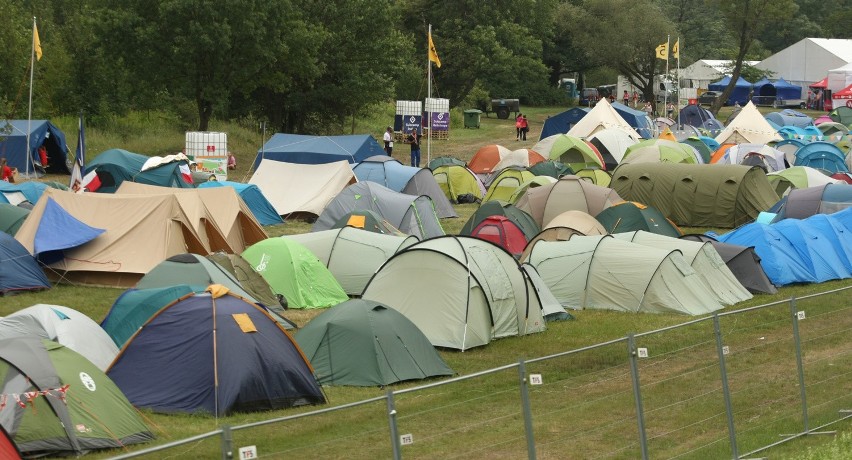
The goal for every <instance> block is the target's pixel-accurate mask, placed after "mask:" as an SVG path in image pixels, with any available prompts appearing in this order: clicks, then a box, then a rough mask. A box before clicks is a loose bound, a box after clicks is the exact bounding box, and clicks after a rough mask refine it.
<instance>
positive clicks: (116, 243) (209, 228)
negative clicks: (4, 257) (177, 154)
mask: <svg viewBox="0 0 852 460" xmlns="http://www.w3.org/2000/svg"><path fill="white" fill-rule="evenodd" d="M134 185H136V184H134ZM221 189H222V190H227V191H229V192H230V193H231V194H232V195H233V196H234V197H236V193H235V192H234V191H233V189H229V188H227V187H223V188H221ZM162 190H167V191H168V190H177V189H162ZM204 190H206V191H211V190H218V189H204ZM191 197H192V195H186V199H184V200H181V199H179V197H178V196H177V195H175V194H170V193H169V194H148V195H136V194H120V195H114V194H100V193H82V194H76V193H69V192H63V191H59V190H53V189H47V190H46V191H45V194H44V195H43V196H42V197H41V199H40V200H39V202H38V203H36V205H35V207H34V208H33V210H32V212H31V213H30V217H29V218H28V219H27V220H26V221H25V222H24V224H23V225H22V226H21V228H20V230H18V233H17V235H16V238H17V239H18V241H20V242H21V244H23V245H24V247H26V248H27V249H28V250H30V251H33V250H34V249H36V247H37V244H36V242H37V241H39V230H40V229H47V230H49V229H53V228H57V227H58V226H59V223H61V222H65V221H66V220H67V219H66V220H63V219H60V218H58V217H56V216H58V215H59V214H58V213H48V212H46V211H45V210H46V209H47V208H48V203H49V202H50V200H53V201H55V203H56V204H57V205H58V206H57V207H58V208H60V209H62V210H63V211H64V212H65V214H67V215H70V216H73V217H74V218H76V219H77V220H79V221H80V222H82V223H84V224H86V225H88V226H91V227H93V228H94V227H97V228H102V229H105V230H106V231H105V232H103V233H102V234H101V235H100V236H97V237H96V238H95V239H93V240H91V241H89V242H88V243H85V244H82V245H79V246H76V247H75V246H71V247H68V248H67V249H65V250H64V251H63V252H64V255H65V258H64V259H62V260H60V261H57V262H53V263H50V264H48V267H50V268H51V269H52V270H54V271H58V272H60V273H62V276H64V277H66V278H68V279H70V280H71V281H75V282H82V283H90V284H102V285H110V286H116V287H119V286H122V287H129V286H132V285H133V284H135V283H136V281H138V280H139V278H140V277H141V276H142V275H143V274H145V273H148V271H149V270H150V269H151V268H153V267H154V266H155V265H157V264H158V263H160V262H161V261H163V260H164V259H166V258H168V257H170V256H173V255H175V254H182V253H184V252H193V253H196V254H208V253H210V252H213V251H215V250H219V249H222V250H225V251H226V252H234V250H233V249H232V248H231V247H230V246H231V245H230V244H229V241H228V239H226V237H225V235H224V234H222V233H221V232H222V231H221V230H219V227H218V225H216V220H215V219H214V218H213V217H212V216H210V215H209V214H208V213H207V210H206V208H205V207H204V206H203V203H201V202H200V201H197V200H192V199H190V198H191ZM243 206H245V205H243ZM220 211H221V212H228V213H230V212H231V211H233V214H231V216H232V217H237V216H238V213H237V212H236V210H235V209H233V208H229V207H225V205H224V203H223V204H222V209H221V210H220ZM240 221H242V222H245V223H247V222H248V219H238V220H237V222H235V224H236V223H239V222H240ZM251 221H252V222H254V226H245V227H243V226H242V225H236V228H237V229H239V231H240V232H242V231H246V232H247V233H248V237H247V238H245V242H244V243H242V244H245V243H250V242H252V241H255V240H259V239H262V238H263V237H265V236H266V234H265V233H263V231H262V228H261V227H260V226H259V225H258V224H257V222H256V221H253V218H251ZM255 226H256V227H255ZM60 228H61V227H60ZM255 228H256V229H260V232H259V233H256V234H255V233H253V232H249V230H251V229H255ZM47 230H42V232H46V231H47ZM53 233H55V232H53ZM53 233H51V235H53ZM140 248H144V250H140Z"/></svg>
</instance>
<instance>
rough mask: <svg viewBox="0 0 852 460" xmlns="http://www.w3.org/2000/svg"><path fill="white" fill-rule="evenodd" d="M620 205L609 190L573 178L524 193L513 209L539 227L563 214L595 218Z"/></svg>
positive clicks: (612, 191) (615, 195)
mask: <svg viewBox="0 0 852 460" xmlns="http://www.w3.org/2000/svg"><path fill="white" fill-rule="evenodd" d="M620 201H624V200H622V199H621V197H620V196H618V193H616V192H615V191H614V190H613V189H610V188H606V187H601V186H599V185H595V184H592V183H591V182H589V181H586V180H583V179H582V178H580V177H577V176H565V177H562V178H561V179H559V180H558V181H557V182H555V183H553V184H549V185H542V186H540V187H536V188H531V189H529V190H527V193H525V194H524V195H523V196H521V198H519V199H518V201H517V202H516V203H515V206H517V207H518V209H520V210H521V211H524V212H526V213H527V214H529V215H530V216H532V218H533V220H534V221H535V222H536V223H537V224H538V225H539V226H541V225H544V224H546V223H548V222H550V221H551V219H553V218H554V217H556V216H557V215H559V214H562V213H563V212H565V211H571V210H576V211H583V212H586V213H589V214H591V215H592V216H596V215H598V214H599V213H600V212H601V211H603V210H604V209H606V208H608V207H610V206H612V204H613V203H618V202H620Z"/></svg>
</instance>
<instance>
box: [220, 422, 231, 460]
mask: <svg viewBox="0 0 852 460" xmlns="http://www.w3.org/2000/svg"><path fill="white" fill-rule="evenodd" d="M232 458H234V436H233V434H231V425H222V460H231V459H232Z"/></svg>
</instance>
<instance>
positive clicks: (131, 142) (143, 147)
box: [0, 107, 852, 459]
mask: <svg viewBox="0 0 852 460" xmlns="http://www.w3.org/2000/svg"><path fill="white" fill-rule="evenodd" d="M562 110H564V109H562V108H553V107H551V108H529V109H527V108H524V109H523V112H524V113H525V114H527V116H528V119H529V120H530V127H531V130H530V133H529V136H528V140H527V141H515V134H514V122H513V120H511V119H509V120H499V119H496V118H495V117H494V115H493V114H492V115H491V116H490V117H486V116H485V114H483V116H482V119H481V125H480V126H481V127H480V128H479V129H464V128H462V126H461V120H462V118H461V112H460V111H458V112H453V114H452V118H453V123H452V125H451V135H450V138H449V140H440V141H439V140H433V141H432V142H431V144H430V146H429V147H428V149H427V146H426V144H425V143H424V148H423V152H422V156H423V160H424V162H425V161H426V160H427V155H428V156H430V157H432V158H434V157H437V156H454V157H457V158H461V159H464V160H467V159H470V157H471V156H472V155H473V154H474V153H475V152H476V150H477V149H478V148H479V147H482V146H483V145H487V144H500V145H503V146H506V147H508V148H510V149H517V148H529V147H532V146H533V145H534V144H535V142H536V140H537V138H538V133H539V132H540V130H541V126H542V124H543V122H544V120H545V119H546V118H547V117H548V116H550V115H554V114H556V113H558V112H560V111H562ZM376 113H377V115H376V116H375V118H374V119H368V120H359V121H358V122H356V125H355V132H361V133H363V132H368V133H371V134H373V135H374V136H376V137H379V136H380V134H381V132H382V128H383V127H384V126H386V125H387V124H388V120H389V119H390V117H391V116H392V115H393V113H392V108H391V107H383V108H380V109H377V110H376ZM720 118H721V119H724V118H725V115H724V112H723V115H721V116H720ZM57 124H59V125H60V127H61V128H62V129H63V130H64V131H65V132H66V134H67V135H68V144H69V145H70V146H72V150H73V145H75V143H76V137H77V133H76V120H74V119H62V120H57ZM179 126H180V123H179V120H174V119H171V118H169V117H168V116H162V115H158V114H145V115H141V114H140V115H136V116H134V117H128V118H127V119H122V120H115V121H112V122H110V123H109V124H108V125H107V126H106V127H104V128H103V129H99V128H88V129H87V132H86V138H87V142H88V148H87V150H88V158H89V159H91V158H93V157H94V156H95V155H96V154H97V153H99V152H101V151H103V150H106V149H108V148H115V147H118V148H124V149H126V150H130V151H134V152H139V153H144V154H148V155H164V154H168V153H174V152H177V151H180V150H181V148H182V144H183V139H184V137H183V130H182V129H179V128H178V127H179ZM210 130H211V131H225V132H227V133H228V134H229V148H230V149H231V150H232V151H234V152H236V155H237V157H238V165H239V166H238V170H237V172H236V174H235V175H234V177H232V179H235V180H238V181H243V182H245V181H247V180H248V177H250V171H249V170H248V166H249V165H250V164H251V162H252V160H253V157H254V152H256V151H257V150H258V148H259V146H260V144H261V142H262V137H261V134H260V133H259V132H257V131H258V130H257V129H256V128H255V127H254V126H250V125H249V124H247V123H242V124H241V123H232V122H215V123H213V125H212V126H211V127H210ZM394 157H395V158H397V159H399V160H400V161H402V162H403V163H406V161H407V157H408V148H407V146H400V147H398V148H396V149H395V151H394ZM45 179H50V180H58V181H67V180H68V178H67V177H47V178H45ZM475 209H476V208H475V206H474V205H457V206H456V210H457V212H458V214H459V216H460V217H459V218H457V219H445V220H443V221H442V224H443V225H444V229H445V231H446V232H447V233H449V234H453V233H457V232H458V231H459V229H460V228H461V227H462V225H463V224H464V223H465V221H466V220H467V218H468V217H469V216H470V215H471V214H472V213H473V212H474V211H475ZM266 230H267V233H268V234H269V235H270V236H279V235H288V234H297V233H304V232H308V231H310V225H309V224H308V223H306V222H301V221H296V220H291V221H287V222H285V223H284V224H281V225H277V226H272V227H268V228H266ZM685 230H686V231H689V230H690V229H685ZM720 231H724V230H720ZM849 285H852V281H850V280H843V281H835V282H829V283H823V284H819V285H804V286H794V287H787V288H782V289H780V291H779V293H778V294H775V295H758V296H755V298H754V299H752V300H750V301H747V302H744V303H742V304H739V305H736V306H734V307H730V309H736V308H741V307H746V306H751V305H760V304H765V303H768V302H773V301H776V300H782V299H787V298H789V297H791V296H796V297H801V296H805V295H808V294H811V293H815V292H821V291H826V290H829V289H835V288H838V287H845V286H849ZM121 292H122V291H121V290H117V289H107V288H94V287H86V286H71V285H57V286H55V287H54V288H53V289H51V290H49V291H46V292H41V293H26V294H22V295H18V296H13V297H7V298H2V299H0V316H5V315H7V314H9V313H11V312H13V311H16V310H18V309H20V308H23V307H27V306H29V305H33V304H36V303H48V304H58V305H65V306H68V307H71V308H74V309H77V310H79V311H81V312H83V313H85V314H87V315H88V316H90V317H91V318H93V319H95V320H96V321H100V320H101V319H102V318H103V317H104V315H105V314H106V312H107V311H108V309H109V307H110V306H111V305H112V303H113V301H114V300H115V299H116V297H118V295H119V294H120V293H121ZM847 305H848V304H847ZM319 313H320V312H319V311H315V310H314V311H294V310H290V311H288V312H287V316H288V317H289V318H290V319H291V320H293V321H295V322H296V323H297V324H299V325H303V324H305V323H307V322H308V321H309V320H310V319H311V318H313V317H314V316H316V315H317V314H319ZM575 317H576V320H574V321H566V322H558V323H552V324H549V325H548V330H547V331H546V332H544V333H542V334H537V335H533V336H528V337H520V338H507V339H501V340H498V341H495V342H493V343H492V344H490V345H488V346H485V347H481V348H478V349H474V350H470V351H468V352H465V353H457V352H452V351H445V350H442V351H441V352H440V353H441V355H442V357H443V358H444V359H445V361H446V362H447V363H448V364H449V365H450V367H452V368H453V369H454V370H455V371H456V372H457V373H458V375H469V374H472V373H476V372H480V371H483V370H486V369H491V368H494V367H498V366H503V365H507V364H511V363H513V362H517V358H518V357H520V356H526V357H527V358H531V357H536V356H543V355H547V354H552V353H558V352H562V351H566V350H571V349H576V348H580V347H584V346H588V345H591V344H595V343H600V342H604V341H608V340H613V339H617V338H620V337H624V336H625V335H626V334H629V333H639V332H643V331H650V330H654V329H658V328H662V327H667V326H672V325H675V324H679V323H682V322H685V321H687V320H690V319H692V318H690V317H685V316H680V315H667V314H660V315H650V314H646V315H643V314H640V315H632V314H624V313H615V312H605V311H580V312H576V314H575ZM846 317H848V314H847V316H846ZM744 321H748V320H744ZM754 321H755V323H754V324H740V325H738V326H739V327H750V326H757V325H760V324H762V323H763V321H765V319H755V320H754ZM846 332H847V333H846V334H845V335H844V336H843V337H846V342H841V349H842V348H843V346H846V347H847V348H848V329H847V330H846ZM667 340H670V343H663V344H660V346H661V347H667V348H672V349H677V348H679V347H680V346H681V345H682V344H681V343H679V342H678V337H677V336H676V335H674V334H673V335H672V337H670V338H669V339H667ZM766 353H769V354H770V355H769V356H771V350H767V351H766ZM603 361H605V360H603ZM847 361H848V358H847ZM583 366H590V367H591V368H595V366H601V370H604V369H605V368H606V365H605V364H604V363H584V364H583ZM584 369H586V367H584ZM514 378H515V379H516V378H517V376H516V374H515V377H514ZM417 384H418V382H416V383H407V384H400V385H394V386H393V388H394V389H403V388H410V387H413V386H415V385H417ZM483 385H485V387H484V388H480V387H476V386H475V385H471V386H469V387H468V386H464V385H459V386H457V387H455V388H456V389H454V387H439V388H438V389H436V390H435V392H432V393H429V394H428V395H427V394H424V395H423V400H422V401H417V400H416V398H413V397H412V398H407V399H406V398H402V399H401V404H408V405H410V406H408V407H410V408H411V409H412V410H414V411H426V410H427V408H428V407H430V405H439V406H441V407H453V405H454V404H456V405H459V408H460V409H459V410H460V411H462V410H464V411H471V412H472V414H476V413H477V412H478V409H477V406H475V405H473V406H469V401H470V399H471V397H470V394H471V393H476V392H483V394H485V395H488V394H492V393H495V392H496V393H500V391H502V390H500V389H497V387H494V388H491V387H488V385H489V383H484V384H483ZM495 385H496V384H495ZM510 388H511V387H510ZM325 391H326V394H327V396H328V400H329V404H330V405H338V404H345V403H350V402H353V401H359V400H363V399H367V398H373V397H377V396H382V395H384V394H385V391H386V390H385V389H381V388H346V387H328V388H325ZM511 391H514V393H512V395H511V397H515V398H516V390H511ZM507 397H508V396H507ZM509 400H510V401H511V400H512V399H511V398H510V399H509ZM623 404H624V402H623V401H620V400H613V401H611V402H610V403H609V405H608V404H607V403H606V402H605V401H604V402H603V403H602V404H601V405H599V406H597V407H596V408H595V410H598V411H601V414H604V413H612V412H619V411H621V410H623V409H624V407H623ZM465 406H469V407H465ZM311 409H313V408H300V409H293V410H285V411H274V412H265V413H252V414H235V415H232V416H229V417H224V418H219V419H218V420H216V419H214V418H212V417H206V416H186V415H162V414H153V413H149V412H143V414H144V416H145V418H146V420H147V421H149V425H150V426H151V427H152V430H153V431H154V432H155V434H156V435H157V437H158V439H157V440H156V441H155V442H154V443H153V444H158V443H166V442H170V441H175V440H178V439H182V438H186V437H190V436H194V435H197V434H199V433H204V432H208V431H211V430H214V429H216V428H218V427H219V426H221V425H223V424H229V425H239V424H245V423H251V422H257V421H261V420H265V419H270V418H276V417H282V416H286V415H291V414H295V413H299V412H305V411H309V410H311ZM373 409H375V407H373ZM628 409H629V407H628ZM694 410H698V411H700V410H702V409H700V408H695V409H694ZM461 413H462V412H459V416H461V415H460V414H461ZM376 414H378V418H377V415H376ZM381 414H382V411H381V410H373V413H371V414H366V413H365V412H364V411H359V410H352V411H347V412H345V413H344V412H340V413H337V415H335V416H329V417H322V418H318V419H317V420H308V421H304V422H300V423H299V424H298V428H296V427H294V426H292V425H286V426H277V425H273V426H271V427H269V428H266V429H257V430H250V431H248V432H246V434H240V435H239V436H237V438H236V442H237V444H236V445H246V444H251V443H252V442H253V441H258V439H256V438H263V439H264V441H265V442H267V443H269V445H268V447H266V448H265V451H264V452H265V454H264V452H261V454H264V458H285V457H287V458H292V457H293V456H294V455H293V454H294V453H295V454H296V455H298V456H302V457H305V458H314V455H319V454H316V452H319V451H316V452H315V453H314V454H310V453H309V454H305V452H304V451H302V452H298V451H295V452H294V451H292V449H293V448H292V445H293V444H307V445H311V444H316V445H320V444H323V443H326V444H328V448H326V449H324V450H322V452H323V454H322V455H321V457H322V458H370V457H369V456H366V455H367V454H366V453H367V452H370V446H369V444H371V443H385V445H386V444H387V440H386V438H387V436H386V435H385V434H384V433H386V431H387V420H386V418H384V417H383V416H382V415H381ZM450 415H451V416H450V417H449V419H448V421H449V422H450V423H451V422H452V420H453V417H452V411H450ZM698 415H699V416H700V415H701V413H699V414H698ZM469 416H473V417H475V415H469ZM672 417H674V422H673V423H674V424H675V425H677V424H678V423H686V420H687V419H688V418H687V414H681V415H678V414H673V415H672ZM569 419H570V416H566V421H565V423H566V424H568V423H570V422H569ZM412 423H413V422H412ZM418 423H423V422H422V421H421V422H418ZM513 423H514V422H513ZM365 427H374V428H375V430H374V431H375V432H372V431H369V429H367V428H365ZM500 428H501V427H500V426H499V425H498V426H494V427H492V429H493V430H495V431H494V433H500V432H501V431H500ZM838 428H839V429H842V430H844V434H843V436H841V437H838V438H837V440H836V441H834V442H832V441H831V438H830V437H808V438H806V439H803V440H797V441H794V442H792V443H788V444H786V445H782V446H780V447H777V448H774V449H773V450H772V451H770V452H771V455H772V458H785V459H805V458H808V459H811V458H846V457H838V456H835V457H831V456H830V455H835V454H832V453H831V452H834V451H837V452H843V453H846V454H848V453H849V445H850V442H849V436H850V435H849V432H850V431H852V429H850V427H849V425H848V424H846V425H842V424H841V425H840V426H839V427H838ZM365 429H366V430H367V432H366V433H365V431H364V430H365ZM442 429H443V427H442ZM628 429H632V430H634V431H635V427H632V426H630V427H629V428H628ZM362 436H363V440H362V441H360V442H355V443H348V444H346V445H345V446H338V447H335V445H336V444H335V443H334V442H331V441H329V439H349V438H354V437H362ZM279 438H280V439H279ZM464 442H465V441H464V438H463V437H460V438H459V440H456V441H454V440H453V438H452V437H450V438H448V439H446V440H443V439H442V442H441V445H442V448H441V449H440V450H433V451H425V452H424V451H409V452H410V453H411V454H415V453H416V455H412V456H416V457H419V458H438V457H440V458H444V457H451V455H450V452H452V451H453V450H454V449H455V450H459V451H464V447H465V446H464V445H463V444H464ZM457 443H461V444H457ZM352 446H355V448H357V449H361V454H360V455H359V454H358V453H357V452H356V451H352V450H351V449H352ZM143 447H148V446H134V448H133V449H131V450H135V449H139V448H143ZM805 447H807V448H809V449H817V450H816V451H814V452H816V453H814V452H809V453H807V454H804V453H803V452H804V451H805ZM217 452H218V441H215V440H213V441H199V442H198V443H196V444H192V445H189V446H184V447H181V448H176V449H172V450H170V451H168V452H167V453H166V454H167V455H168V456H175V457H177V456H186V455H194V456H196V457H200V458H211V457H215V456H216V453H217ZM272 452H277V454H272ZM497 452H499V449H498V448H495V449H493V450H486V451H483V452H481V453H480V455H474V457H476V458H510V457H505V456H503V455H497ZM820 452H826V453H825V456H820V455H822V454H820ZM118 453H119V452H107V453H104V452H101V453H95V454H94V455H92V456H91V458H106V457H108V456H110V455H116V454H118ZM406 455H408V454H406ZM803 455H808V456H803ZM165 456H166V455H163V454H159V455H152V456H150V457H149V458H163V457H165ZM577 456H578V457H584V456H585V454H579V453H578V454H577ZM720 458H721V457H720Z"/></svg>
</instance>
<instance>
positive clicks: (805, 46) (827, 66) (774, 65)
mask: <svg viewBox="0 0 852 460" xmlns="http://www.w3.org/2000/svg"><path fill="white" fill-rule="evenodd" d="M849 63H852V40H847V39H839V38H803V39H802V40H800V41H798V42H797V43H795V44H793V45H790V46H788V47H787V48H784V49H783V50H781V51H779V52H777V53H775V54H773V55H772V56H769V57H768V58H766V59H764V60H763V61H761V62H760V63H759V64H757V65H756V66H755V67H757V68H759V69H765V70H769V71H771V72H773V75H772V77H771V78H772V79H773V80H774V79H777V78H784V79H785V80H787V81H789V82H790V83H792V84H794V85H799V86H801V87H802V88H807V87H808V85H811V84H813V83H815V82H818V81H820V80H822V79H823V78H826V76H827V75H828V74H829V71H830V70H834V69H839V68H841V67H844V66H846V65H847V64H849ZM828 89H829V90H834V91H837V90H839V89H840V88H828Z"/></svg>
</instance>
